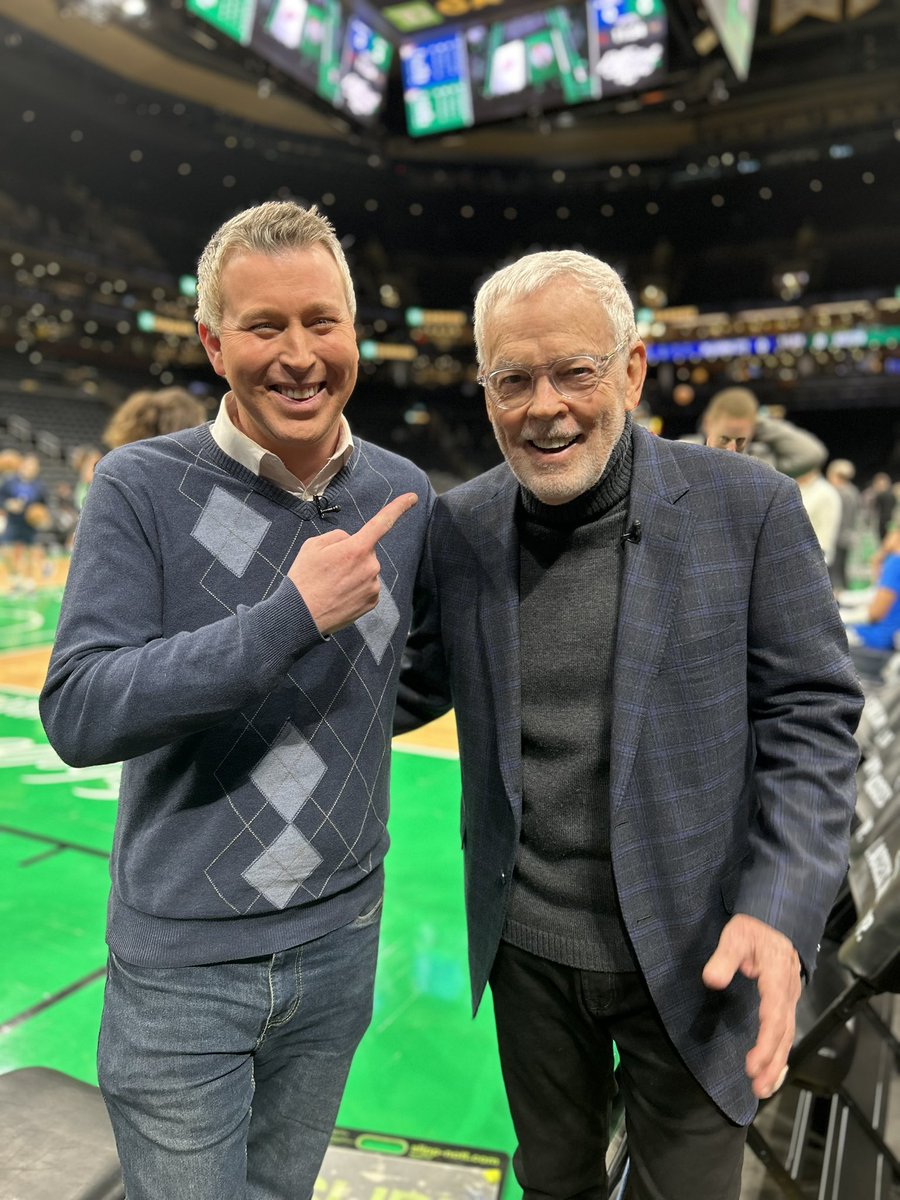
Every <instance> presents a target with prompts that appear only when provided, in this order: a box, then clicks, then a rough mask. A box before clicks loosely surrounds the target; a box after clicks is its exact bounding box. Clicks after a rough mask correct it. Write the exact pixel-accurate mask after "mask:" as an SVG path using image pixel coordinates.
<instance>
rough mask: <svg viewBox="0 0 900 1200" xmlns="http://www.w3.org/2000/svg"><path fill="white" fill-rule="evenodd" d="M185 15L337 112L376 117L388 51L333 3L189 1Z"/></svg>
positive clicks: (302, 0)
mask: <svg viewBox="0 0 900 1200" xmlns="http://www.w3.org/2000/svg"><path fill="white" fill-rule="evenodd" d="M187 10H188V12H190V13H193V15H194V16H196V17H199V18H200V19H201V20H202V21H205V22H206V23H207V24H208V25H212V26H213V27H214V28H216V29H218V30H219V31H220V32H221V33H223V34H224V35H225V36H226V37H229V38H231V39H232V40H233V41H235V42H238V43H239V44H240V45H242V46H246V47H247V48H248V49H249V50H251V51H252V52H253V53H254V54H258V55H259V57H260V58H262V59H264V60H265V61H266V62H268V63H271V64H272V65H273V66H274V67H277V68H278V70H279V71H283V72H284V74H285V75H287V76H289V77H290V78H291V79H295V80H297V82H298V83H301V84H303V85H304V86H305V87H307V88H309V89H310V90H311V91H313V92H315V94H316V95H317V96H320V97H321V98H322V99H323V100H327V101H328V103H329V104H331V105H333V106H334V108H336V109H337V110H338V111H339V112H341V113H345V114H346V115H348V116H350V117H353V118H354V119H355V120H357V121H360V122H362V123H363V124H372V123H374V121H375V120H376V119H377V118H378V116H379V114H380V112H381V109H382V107H383V105H384V99H385V92H386V89H387V78H388V71H389V69H390V65H391V58H392V55H393V47H392V46H391V44H390V42H389V41H387V40H386V39H385V38H383V37H382V36H381V35H380V34H378V33H376V32H375V30H374V29H372V28H370V26H369V25H368V24H367V23H366V22H365V21H363V20H362V19H361V18H360V17H357V16H354V15H352V14H349V13H345V12H344V10H343V9H342V7H341V5H340V3H339V2H338V0H187Z"/></svg>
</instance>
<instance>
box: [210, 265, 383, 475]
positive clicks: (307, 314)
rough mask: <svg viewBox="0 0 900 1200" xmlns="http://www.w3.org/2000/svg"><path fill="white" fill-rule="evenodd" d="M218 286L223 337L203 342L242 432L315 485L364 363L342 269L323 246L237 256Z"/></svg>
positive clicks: (337, 433)
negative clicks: (229, 394) (229, 395)
mask: <svg viewBox="0 0 900 1200" xmlns="http://www.w3.org/2000/svg"><path fill="white" fill-rule="evenodd" d="M220 286H221V293H222V301H223V304H222V321H221V328H220V329H219V331H218V333H215V334H214V333H212V332H211V331H210V330H209V329H207V328H206V327H205V326H203V325H201V326H200V338H201V341H202V342H203V345H204V348H205V349H206V353H207V355H208V356H209V360H210V362H211V363H212V365H213V368H214V370H215V371H216V373H217V374H219V375H221V376H222V377H223V378H225V379H227V380H228V383H229V385H230V387H231V390H232V392H233V394H234V401H235V414H234V420H235V424H236V425H237V427H238V428H239V429H240V430H241V431H242V432H243V433H245V434H246V435H247V436H248V437H249V438H252V439H253V441H254V442H256V443H257V444H258V445H260V446H262V447H263V448H264V449H266V450H270V451H271V452H272V453H273V454H276V455H277V456H278V457H279V458H280V459H281V460H282V461H283V462H284V463H285V465H286V466H287V467H288V469H289V470H291V471H292V472H293V473H294V474H295V475H296V476H297V477H298V478H299V479H302V480H308V479H311V478H312V477H313V476H314V475H315V474H316V473H317V472H318V471H319V470H320V469H321V468H322V467H323V466H324V465H325V463H326V462H327V461H328V459H329V457H330V456H331V454H332V453H333V451H334V449H335V447H336V445H337V440H338V436H339V426H340V419H341V413H342V412H343V410H344V405H345V404H346V403H347V401H348V399H349V398H350V394H351V392H352V391H353V388H354V385H355V384H356V373H357V367H358V363H359V351H358V349H357V345H356V333H355V330H354V327H353V320H352V318H351V316H350V309H349V307H348V303H347V296H346V294H345V291H344V285H343V280H342V278H341V274H340V271H339V270H338V267H337V264H336V262H335V260H334V259H333V258H332V256H331V254H330V253H329V251H328V250H327V249H326V248H325V247H324V246H321V245H312V246H307V247H305V248H304V249H302V250H289V251H286V252H284V253H281V254H274V255H269V254H258V253H238V254H235V255H234V257H232V258H229V259H228V260H227V261H226V262H225V265H224V266H223V268H222V272H221V278H220Z"/></svg>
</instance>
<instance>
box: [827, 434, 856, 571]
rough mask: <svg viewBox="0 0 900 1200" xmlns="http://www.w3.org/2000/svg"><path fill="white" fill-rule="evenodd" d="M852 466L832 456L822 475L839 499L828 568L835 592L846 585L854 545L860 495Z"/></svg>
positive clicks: (846, 461)
mask: <svg viewBox="0 0 900 1200" xmlns="http://www.w3.org/2000/svg"><path fill="white" fill-rule="evenodd" d="M855 475H856V467H854V465H853V463H852V462H850V460H849V459H846V458H834V459H832V460H831V462H830V463H829V464H828V469H827V470H826V472H825V478H826V479H827V480H828V482H829V483H830V484H831V486H832V487H833V488H835V489H836V491H837V494H838V495H839V496H840V499H841V521H840V525H839V526H838V532H837V540H836V543H835V550H834V557H833V559H832V562H831V565H830V566H829V568H828V573H829V574H830V576H831V583H832V586H833V587H834V590H835V591H836V592H839V591H842V590H843V589H844V588H846V587H847V586H848V580H847V561H848V559H849V557H850V552H851V551H852V550H853V548H854V546H855V545H856V539H857V536H858V534H859V524H860V517H861V514H862V497H861V496H860V493H859V488H858V487H857V486H856V484H855V483H854V482H853V477H854V476H855Z"/></svg>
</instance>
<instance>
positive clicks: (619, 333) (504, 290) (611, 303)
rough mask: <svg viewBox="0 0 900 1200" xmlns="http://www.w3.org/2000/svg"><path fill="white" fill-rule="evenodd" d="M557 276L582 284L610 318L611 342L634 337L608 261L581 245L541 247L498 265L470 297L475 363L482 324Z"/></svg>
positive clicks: (629, 307) (629, 309)
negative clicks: (471, 301) (578, 248)
mask: <svg viewBox="0 0 900 1200" xmlns="http://www.w3.org/2000/svg"><path fill="white" fill-rule="evenodd" d="M558 279H562V280H567V281H571V284H572V286H573V287H579V288H583V289H584V291H586V292H588V293H589V294H591V295H592V296H593V298H594V299H595V300H596V301H597V303H598V304H600V305H601V306H602V307H603V308H604V309H605V310H606V314H607V316H608V317H609V322H610V325H611V326H612V334H613V339H614V341H615V344H616V345H618V344H619V343H620V342H625V343H626V344H627V345H628V346H629V347H630V346H632V345H633V344H634V343H635V342H636V341H637V340H638V331H637V326H636V325H635V322H634V305H633V304H632V303H631V298H630V296H629V295H628V292H627V291H626V288H625V284H624V283H623V282H622V280H621V278H620V276H619V275H618V274H617V272H616V271H614V270H613V268H612V267H611V266H610V265H609V264H608V263H605V262H603V261H602V260H601V259H599V258H594V257H593V255H591V254H583V253H582V252H581V251H580V250H541V251H538V252H537V253H536V254H526V255H525V257H524V258H520V259H518V261H516V262H514V263H511V264H510V265H509V266H507V267H501V269H500V270H499V271H496V272H495V273H494V274H493V275H491V277H490V278H489V279H488V280H487V282H486V283H483V284H482V285H481V287H480V288H479V289H478V294H477V295H476V297H475V321H474V324H475V349H476V352H477V354H478V363H479V366H481V367H487V366H488V365H489V364H487V363H486V362H485V360H484V350H485V337H486V331H487V327H488V325H489V324H490V321H491V320H492V318H493V317H494V315H495V313H496V312H497V310H498V309H500V308H502V307H503V306H504V305H505V304H512V303H514V302H515V301H516V300H522V299H524V298H525V297H526V296H531V295H533V294H534V293H535V292H538V291H540V290H541V289H542V288H544V287H546V286H547V285H548V284H550V283H553V282H555V281H556V280H558Z"/></svg>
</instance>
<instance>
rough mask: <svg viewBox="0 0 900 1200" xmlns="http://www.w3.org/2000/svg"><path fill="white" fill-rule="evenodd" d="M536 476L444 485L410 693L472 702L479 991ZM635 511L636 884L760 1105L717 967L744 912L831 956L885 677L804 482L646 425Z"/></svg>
mask: <svg viewBox="0 0 900 1200" xmlns="http://www.w3.org/2000/svg"><path fill="white" fill-rule="evenodd" d="M517 489H518V484H517V482H516V480H515V479H514V477H513V476H512V474H511V472H510V471H509V469H508V467H507V466H506V465H505V464H503V465H501V466H500V467H497V468H495V469H493V470H491V471H488V472H487V473H486V474H484V475H482V476H480V477H479V478H478V479H475V480H473V481H471V482H470V483H466V484H464V485H462V486H460V487H458V488H455V489H453V490H452V491H451V492H448V493H446V494H445V495H444V496H441V497H439V499H438V501H437V504H436V506H435V509H434V513H433V516H432V521H431V527H430V532H429V539H428V545H427V547H426V551H425V556H424V558H423V563H422V570H421V579H420V588H419V601H418V605H417V609H416V618H415V623H414V626H413V631H412V633H411V636H410V640H409V645H408V649H407V655H406V659H405V666H404V670H403V673H402V676H401V691H400V707H399V709H398V727H399V728H404V727H409V726H410V725H411V724H414V723H419V722H421V720H422V719H423V718H426V717H429V716H434V715H437V714H438V713H439V712H440V711H442V710H445V709H446V708H447V707H448V705H449V703H450V702H452V704H453V706H454V707H455V709H456V718H457V725H458V729H459V741H460V765H461V771H462V842H463V847H464V850H465V881H466V911H467V920H468V930H469V965H470V971H471V980H472V999H473V1007H474V1008H477V1006H478V1003H479V1001H480V998H481V995H482V992H483V990H484V987H485V984H486V981H487V978H488V975H489V974H490V970H491V965H492V963H493V960H494V956H495V954H496V951H497V945H498V942H499V939H500V935H501V930H502V928H503V921H504V914H505V910H506V904H507V899H508V896H509V890H510V885H511V881H512V876H513V870H514V866H515V860H516V852H517V848H518V842H519V829H520V822H521V811H522V755H521V715H520V699H519V686H520V667H519V611H518V610H519V595H518V567H519V554H518V540H517V536H516V528H515V522H514V510H515V503H516V495H517ZM634 520H639V521H640V522H641V540H640V542H638V543H627V544H625V545H624V547H623V553H624V554H625V558H626V561H625V565H624V574H623V580H622V589H621V596H620V602H619V614H618V632H617V639H616V654H615V666H614V673H613V681H612V700H613V721H612V749H611V778H610V810H611V822H612V829H611V841H612V854H613V868H614V873H615V879H616V886H617V889H618V894H619V899H620V902H621V908H622V914H623V916H624V920H625V924H626V926H627V928H628V932H629V935H630V937H631V940H632V943H633V945H634V949H635V952H636V955H637V959H638V961H639V963H640V966H641V969H642V971H643V973H644V976H645V978H646V981H647V984H648V986H649V989H650V992H651V994H652V996H653V999H654V1001H655V1003H656V1006H657V1008H658V1010H659V1013H660V1016H661V1018H662V1020H663V1022H664V1023H665V1026H666V1028H667V1030H668V1032H669V1034H670V1036H671V1038H672V1040H673V1042H674V1044H675V1046H676V1047H677V1048H678V1050H679V1052H680V1053H681V1055H682V1057H683V1058H684V1060H685V1062H686V1063H687V1065H688V1067H689V1068H690V1070H691V1071H692V1073H693V1074H694V1075H695V1077H696V1078H697V1079H698V1080H699V1082H700V1083H701V1084H702V1086H703V1087H704V1088H705V1089H706V1090H707V1092H708V1094H709V1095H710V1096H711V1097H712V1098H713V1100H714V1101H715V1102H716V1103H717V1104H718V1105H719V1106H720V1107H721V1109H722V1110H723V1111H724V1112H725V1113H726V1114H727V1115H728V1116H729V1117H730V1118H732V1119H733V1120H735V1121H738V1122H740V1123H746V1122H748V1121H750V1120H751V1119H752V1116H753V1113H754V1111H755V1107H756V1104H755V1100H754V1098H753V1096H752V1093H751V1091H750V1087H749V1084H748V1081H747V1079H746V1076H745V1073H744V1057H745V1055H746V1053H747V1051H748V1050H749V1048H750V1046H751V1045H752V1044H753V1042H754V1040H755V1037H756V1030H757V1007H758V997H757V992H756V987H755V984H754V983H752V982H751V981H748V980H745V979H743V978H738V979H736V980H735V982H734V983H733V984H732V985H731V987H729V988H728V989H726V990H725V991H724V992H710V991H708V990H707V989H706V988H705V987H704V986H703V983H702V981H701V971H702V968H703V965H704V963H705V962H706V960H707V959H708V958H709V956H710V955H711V954H712V952H713V950H714V949H715V946H716V943H717V941H718V938H719V935H720V933H721V930H722V927H723V926H724V925H725V923H726V921H727V920H728V918H729V916H730V915H731V914H732V913H735V912H741V913H747V914H750V915H752V916H755V917H758V918H759V919H760V920H762V921H765V922H767V923H768V924H769V925H771V926H773V927H774V928H775V929H778V930H780V931H781V932H782V933H784V934H785V935H786V936H787V937H789V938H790V939H791V941H792V942H793V943H794V945H795V946H796V948H797V951H798V953H799V956H800V959H801V961H802V963H803V966H804V969H805V971H806V973H807V974H809V973H811V972H812V969H813V967H814V964H815V958H816V951H817V949H818V944H817V943H818V939H819V937H820V936H821V932H822V929H823V927H824V924H825V920H826V918H827V915H828V912H829V909H830V907H831V905H832V903H833V901H834V897H835V894H836V892H837V889H838V887H839V885H840V883H841V880H842V879H843V877H844V874H845V871H846V867H847V850H848V838H849V826H850V818H851V814H852V812H853V807H854V797H855V770H856V766H857V757H858V755H857V748H856V743H855V741H854V739H853V732H854V730H855V728H856V723H857V720H858V718H859V713H860V711H861V708H862V696H861V692H860V689H859V685H858V682H857V680H856V675H855V672H854V670H853V668H852V666H851V663H850V660H849V657H848V654H847V642H846V637H845V635H844V630H843V627H842V625H841V622H840V619H839V617H838V613H837V608H836V605H835V602H834V599H833V596H832V590H831V585H830V583H829V579H828V573H827V570H826V568H825V564H824V561H823V557H822V552H821V550H820V548H819V544H818V542H817V541H816V538H815V535H814V534H813V532H812V528H811V526H810V523H809V520H808V518H807V516H806V513H805V510H804V508H803V505H802V502H801V499H800V495H799V490H798V488H797V485H796V484H795V483H794V482H793V481H792V480H790V479H788V478H787V477H786V476H784V475H780V474H778V473H777V472H776V471H774V470H772V469H771V468H770V467H768V466H764V465H761V464H759V463H755V462H753V461H751V460H749V459H748V458H746V457H743V456H741V455H737V454H728V453H724V452H722V451H712V450H709V449H707V448H706V447H701V446H693V445H687V444H684V443H677V442H669V441H664V440H662V439H660V438H655V437H653V436H652V435H650V434H648V433H646V432H645V431H644V430H643V429H640V428H637V427H636V428H635V429H634V463H633V472H632V483H631V493H630V500H629V513H628V521H629V523H630V522H632V521H634ZM602 586H603V581H602V580H601V579H598V580H597V587H598V588H601V587H602ZM559 619H560V620H561V621H564V620H565V613H564V612H561V613H560V614H559Z"/></svg>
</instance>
